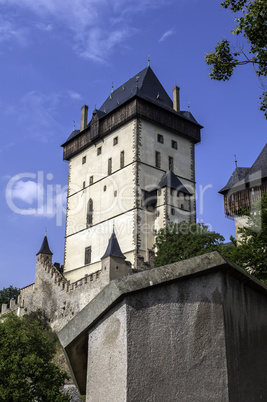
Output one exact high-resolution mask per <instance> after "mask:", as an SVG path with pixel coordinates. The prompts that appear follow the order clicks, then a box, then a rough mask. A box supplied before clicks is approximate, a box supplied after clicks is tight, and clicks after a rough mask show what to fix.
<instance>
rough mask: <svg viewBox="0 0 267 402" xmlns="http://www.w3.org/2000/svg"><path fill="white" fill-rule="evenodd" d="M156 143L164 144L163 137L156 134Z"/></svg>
mask: <svg viewBox="0 0 267 402" xmlns="http://www.w3.org/2000/svg"><path fill="white" fill-rule="evenodd" d="M158 142H160V143H161V144H164V138H163V135H161V134H158Z"/></svg>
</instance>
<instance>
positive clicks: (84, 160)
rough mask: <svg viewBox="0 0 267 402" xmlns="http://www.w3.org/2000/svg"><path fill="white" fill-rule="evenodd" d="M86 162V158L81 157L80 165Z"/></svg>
mask: <svg viewBox="0 0 267 402" xmlns="http://www.w3.org/2000/svg"><path fill="white" fill-rule="evenodd" d="M85 162H86V156H83V158H82V164H84V163H85Z"/></svg>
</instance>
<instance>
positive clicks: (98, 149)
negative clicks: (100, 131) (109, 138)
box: [96, 147, 102, 155]
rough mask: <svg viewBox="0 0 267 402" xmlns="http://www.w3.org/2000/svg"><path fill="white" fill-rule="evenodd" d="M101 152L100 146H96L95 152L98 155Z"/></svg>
mask: <svg viewBox="0 0 267 402" xmlns="http://www.w3.org/2000/svg"><path fill="white" fill-rule="evenodd" d="M101 153H102V147H98V148H97V150H96V154H97V155H100V154H101Z"/></svg>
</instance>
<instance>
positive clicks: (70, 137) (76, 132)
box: [66, 130, 80, 142]
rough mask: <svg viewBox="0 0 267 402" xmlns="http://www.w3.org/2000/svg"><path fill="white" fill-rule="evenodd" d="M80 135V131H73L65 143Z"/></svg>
mask: <svg viewBox="0 0 267 402" xmlns="http://www.w3.org/2000/svg"><path fill="white" fill-rule="evenodd" d="M78 134H80V130H73V132H72V133H71V135H70V136H69V137H68V139H67V141H66V142H68V141H69V140H72V138H74V137H76V135H78Z"/></svg>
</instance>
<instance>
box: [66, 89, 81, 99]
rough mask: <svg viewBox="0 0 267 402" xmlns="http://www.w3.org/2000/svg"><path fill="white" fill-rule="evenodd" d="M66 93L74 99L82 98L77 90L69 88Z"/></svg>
mask: <svg viewBox="0 0 267 402" xmlns="http://www.w3.org/2000/svg"><path fill="white" fill-rule="evenodd" d="M67 93H68V95H69V96H70V97H71V99H74V100H81V99H82V97H81V95H80V94H78V92H75V91H71V90H69V91H67Z"/></svg>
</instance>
